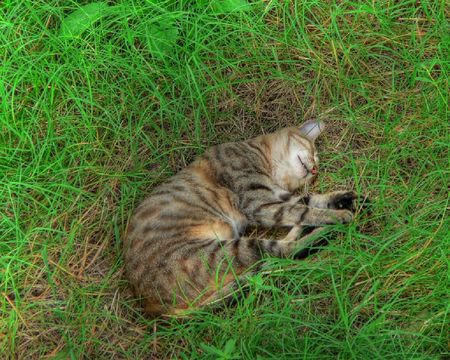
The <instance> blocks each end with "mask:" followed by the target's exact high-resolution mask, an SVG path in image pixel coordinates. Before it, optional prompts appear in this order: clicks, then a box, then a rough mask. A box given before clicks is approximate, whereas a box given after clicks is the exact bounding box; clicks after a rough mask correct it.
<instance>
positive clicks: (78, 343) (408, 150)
mask: <svg viewBox="0 0 450 360" xmlns="http://www.w3.org/2000/svg"><path fill="white" fill-rule="evenodd" d="M86 5H87V6H86ZM448 15H449V8H448V4H446V2H445V1H443V0H442V1H438V0H436V1H431V0H424V1H416V0H414V1H410V0H402V1H391V0H380V1H360V2H354V1H347V0H342V1H337V0H335V1H332V0H330V1H318V0H302V1H295V0H292V1H281V0H280V1H278V0H273V1H264V2H256V4H249V3H247V2H246V0H212V1H206V0H198V1H187V0H182V1H175V0H166V1H157V0H153V1H151V0H117V1H104V2H96V3H90V2H89V1H84V0H83V1H80V2H77V1H66V0H48V1H47V0H33V1H32V0H4V1H3V2H1V4H0V129H1V131H0V134H1V135H0V221H1V223H0V239H1V240H0V358H2V359H8V358H11V359H16V358H17V359H41V358H46V359H50V358H54V359H68V358H70V359H81V358H85V359H165V358H181V359H195V358H202V359H208V358H211V359H218V358H222V359H240V358H245V359H255V358H258V359H266V358H273V359H283V358H286V359H299V358H304V359H336V358H340V359H369V358H370V359H376V358H378V359H412V358H414V359H444V358H448V357H449V356H450V352H449V343H448V339H449V329H450V327H449V323H450V320H449V310H450V307H449V293H450V289H449V275H448V274H449V261H448V254H449V248H450V246H449V245H450V241H449V229H450V219H449V216H448V209H449V178H450V174H449V172H450V170H449V168H450V157H449V144H450V136H449V116H448V101H449V99H448V94H449V91H448V90H449V89H448V69H449V59H450V57H449V44H450V36H449V24H448ZM311 117H318V118H321V119H323V120H324V121H325V122H327V125H328V128H327V131H326V133H325V134H324V136H323V137H322V138H321V140H320V142H319V149H320V154H321V169H320V173H319V174H320V176H319V180H318V182H317V184H316V185H315V188H314V189H313V190H314V191H317V192H320V191H331V190H337V189H346V188H350V189H354V190H356V191H358V192H359V193H365V194H367V195H369V196H370V198H371V200H372V203H371V209H370V210H371V211H370V212H361V213H360V214H359V215H358V216H357V218H356V219H355V221H354V223H352V224H350V225H349V226H342V225H339V226H338V225H336V226H330V229H329V230H330V234H329V235H328V236H329V237H330V241H329V245H328V246H327V247H325V248H324V249H322V250H321V251H320V252H318V253H316V254H314V255H311V256H310V257H308V258H306V259H304V260H301V261H294V260H290V259H284V260H280V259H270V260H269V265H268V268H269V269H271V270H272V271H269V272H268V273H266V274H264V275H262V274H260V275H258V276H255V277H253V278H252V279H251V280H250V284H249V285H250V286H249V287H250V289H249V291H248V292H246V293H245V294H243V295H242V296H241V297H240V298H239V299H238V300H237V301H236V303H235V304H232V305H229V306H226V307H224V308H222V309H219V310H215V311H209V310H207V309H205V310H202V311H199V312H197V313H194V314H193V315H192V316H190V317H189V318H184V319H176V318H173V319H169V320H164V321H163V320H159V321H154V320H151V319H148V318H146V317H145V316H144V314H143V313H142V310H141V308H140V305H139V303H138V302H137V301H136V300H135V299H134V298H133V296H132V294H131V291H130V289H129V287H128V285H127V281H126V279H125V277H124V272H123V260H122V255H121V254H122V235H123V233H124V230H125V228H126V224H127V221H128V220H129V218H130V215H131V212H132V210H133V208H134V207H135V206H136V205H137V204H138V203H139V201H141V200H142V199H143V198H144V197H145V196H146V195H147V194H149V193H150V192H151V190H152V188H153V187H154V186H155V185H156V184H158V183H160V182H162V181H164V180H165V179H167V178H168V177H169V176H170V175H172V174H174V173H175V172H177V171H178V170H179V169H181V168H183V167H184V166H185V165H186V164H187V163H189V162H190V161H191V160H192V159H193V158H194V157H195V156H196V155H197V154H201V153H202V152H203V151H204V150H205V149H206V148H207V147H208V146H211V145H213V144H217V143H220V142H224V141H230V140H239V139H247V138H249V137H251V136H254V135H256V134H260V133H263V132H269V131H273V130H275V129H279V128H280V127H282V126H286V125H295V124H300V123H301V122H302V121H303V120H304V119H308V118H311Z"/></svg>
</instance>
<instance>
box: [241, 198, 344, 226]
mask: <svg viewBox="0 0 450 360" xmlns="http://www.w3.org/2000/svg"><path fill="white" fill-rule="evenodd" d="M248 218H249V219H250V220H251V222H255V223H257V224H260V225H263V226H266V227H277V226H281V227H293V226H302V225H309V226H322V225H330V224H345V223H349V222H350V221H352V219H353V212H352V211H351V210H349V209H346V208H343V209H334V208H316V207H311V206H308V204H305V203H303V202H297V203H294V204H292V203H290V202H273V201H272V202H265V203H262V204H260V206H258V207H257V208H256V209H255V212H254V213H252V214H250V215H248Z"/></svg>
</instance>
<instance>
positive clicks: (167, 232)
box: [124, 120, 356, 316]
mask: <svg viewBox="0 0 450 360" xmlns="http://www.w3.org/2000/svg"><path fill="white" fill-rule="evenodd" d="M323 129H324V124H323V122H319V121H316V120H310V121H307V122H305V123H303V124H302V125H301V126H300V127H288V128H284V129H281V130H279V131H277V132H274V133H271V134H267V135H261V136H258V137H256V138H253V139H250V140H247V141H242V142H233V143H226V144H221V145H217V146H214V147H212V148H210V149H209V150H207V151H206V152H205V154H204V155H203V156H201V157H200V158H198V159H197V160H195V161H194V162H193V163H191V164H190V165H189V166H188V167H186V168H185V169H183V170H182V171H180V172H179V173H177V174H176V175H175V176H173V177H172V178H170V179H168V180H167V181H166V182H165V183H163V184H161V185H160V186H158V187H157V188H155V190H154V191H153V193H152V194H151V195H150V196H149V197H148V198H147V199H145V200H144V201H143V202H142V203H141V204H140V205H139V206H138V208H137V209H136V210H135V213H134V215H133V216H132V219H131V221H130V223H129V225H128V228H127V234H126V237H125V240H124V255H125V264H126V271H127V274H128V278H129V280H130V282H131V285H132V286H133V288H134V290H135V293H136V294H137V295H138V296H140V297H142V299H143V300H144V304H145V311H146V312H147V313H148V314H150V315H151V316H159V315H162V314H180V313H183V312H185V311H186V310H187V309H193V308H197V307H199V306H202V305H205V304H208V303H210V302H212V301H214V300H216V299H219V298H221V297H223V296H225V295H227V293H229V292H230V289H232V287H233V286H234V285H235V284H236V279H238V278H240V277H241V276H245V275H246V274H247V273H248V271H249V269H250V268H252V269H254V268H255V266H253V265H255V264H256V263H260V262H259V260H260V259H261V258H262V257H263V256H265V254H269V255H272V256H276V257H288V256H290V255H292V254H293V253H294V252H295V251H296V250H299V249H300V248H301V247H302V245H304V244H305V243H306V240H307V237H308V236H311V235H308V236H306V237H303V238H300V239H297V237H298V234H299V233H300V230H301V226H302V225H309V226H313V227H319V226H321V225H325V224H336V223H348V222H350V221H351V220H352V218H353V205H354V200H355V199H356V195H355V193H354V192H352V191H336V192H331V193H326V194H310V195H303V196H296V195H294V191H295V190H297V189H299V188H302V187H304V186H306V185H308V184H309V183H311V181H312V180H313V179H314V178H315V177H316V176H317V172H318V157H317V151H316V147H315V145H314V141H315V140H316V138H317V137H318V136H319V134H320V133H321V132H322V130H323ZM248 225H260V226H264V227H268V228H271V227H286V228H291V229H292V230H291V231H290V232H289V233H288V235H287V236H286V237H285V238H283V239H279V240H274V239H258V238H246V237H243V236H242V235H243V233H244V231H245V229H246V227H247V226H248Z"/></svg>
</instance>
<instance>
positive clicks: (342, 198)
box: [328, 191, 358, 212]
mask: <svg viewBox="0 0 450 360" xmlns="http://www.w3.org/2000/svg"><path fill="white" fill-rule="evenodd" d="M356 199H358V195H357V194H356V193H355V192H354V191H336V192H335V193H333V196H332V197H331V198H330V201H329V202H328V208H329V209H336V210H344V209H346V210H350V211H352V212H353V211H355V209H356V205H355V200H356Z"/></svg>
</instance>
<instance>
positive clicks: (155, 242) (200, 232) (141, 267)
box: [124, 158, 246, 292]
mask: <svg viewBox="0 0 450 360" xmlns="http://www.w3.org/2000/svg"><path fill="white" fill-rule="evenodd" d="M235 203H236V201H235V199H234V195H233V193H232V192H231V191H230V190H229V189H227V188H226V187H223V186H221V185H219V184H218V183H217V180H216V178H215V173H214V171H213V168H212V167H211V164H210V162H209V161H208V160H207V159H205V158H200V159H198V160H196V161H195V162H193V163H192V164H191V165H189V166H188V167H187V168H185V169H183V170H182V171H180V172H179V173H177V174H176V175H174V176H172V177H171V178H169V179H168V180H167V181H166V182H164V183H162V184H160V185H159V186H158V187H157V188H155V189H154V191H153V192H152V194H151V195H150V196H149V197H148V198H146V199H145V200H144V201H143V202H142V203H141V204H140V205H139V206H138V207H137V209H136V210H135V212H134V214H133V216H132V218H131V220H130V222H129V225H128V229H127V234H126V236H125V239H124V256H125V265H126V269H127V273H128V277H129V279H130V281H131V283H132V284H133V285H134V287H135V288H137V290H138V292H142V291H141V290H140V288H143V286H142V284H143V283H145V284H146V285H145V286H146V287H147V288H148V282H149V280H148V279H144V277H146V274H149V273H158V272H160V271H161V269H164V268H168V267H169V268H170V267H172V268H174V267H176V266H175V265H176V262H177V261H179V259H180V258H187V257H189V254H190V253H193V252H195V251H197V250H198V249H199V248H201V247H204V248H205V249H208V246H210V247H212V246H213V245H214V243H215V242H217V240H218V239H219V240H221V239H223V240H226V239H232V238H234V237H236V236H239V235H238V234H239V232H241V231H242V229H243V228H244V227H245V225H246V218H245V216H244V215H243V214H241V213H240V212H239V210H238V209H237V208H236V204H235ZM172 262H173V266H172V265H171V263H172ZM147 277H148V276H147ZM143 280H145V281H143Z"/></svg>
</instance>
